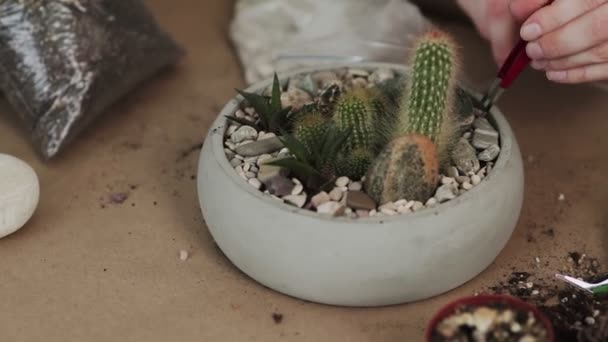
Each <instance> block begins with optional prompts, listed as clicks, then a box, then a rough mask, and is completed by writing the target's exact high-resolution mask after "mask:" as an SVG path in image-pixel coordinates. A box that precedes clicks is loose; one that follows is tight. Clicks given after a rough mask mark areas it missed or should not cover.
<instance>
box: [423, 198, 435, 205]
mask: <svg viewBox="0 0 608 342" xmlns="http://www.w3.org/2000/svg"><path fill="white" fill-rule="evenodd" d="M425 205H426V206H427V207H434V206H435V205H437V199H436V198H435V197H431V198H429V199H428V201H426V204H425Z"/></svg>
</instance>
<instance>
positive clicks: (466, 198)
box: [198, 63, 524, 306]
mask: <svg viewBox="0 0 608 342" xmlns="http://www.w3.org/2000/svg"><path fill="white" fill-rule="evenodd" d="M342 66H344V65H342ZM356 67H357V68H365V69H369V70H373V69H375V68H378V67H389V68H391V69H393V70H395V71H396V72H401V73H407V69H406V68H405V67H404V66H402V65H393V64H382V63H367V64H357V65H356ZM329 69H332V68H331V67H329V66H328V67H323V68H317V69H314V70H312V69H309V70H302V71H300V72H310V71H319V70H329ZM279 76H280V77H281V78H286V77H289V76H290V74H281V75H279ZM271 81H272V80H266V81H264V82H261V83H258V84H255V85H253V86H252V87H250V88H249V89H248V90H247V91H250V92H253V91H261V90H262V89H264V88H266V87H267V86H269V85H270V84H271ZM463 88H464V89H466V90H467V91H469V92H470V93H471V94H472V95H474V96H475V97H480V95H479V94H476V93H474V92H471V90H470V89H468V88H466V87H463ZM241 99H242V98H241V97H240V96H239V97H236V98H234V99H233V100H231V101H230V102H229V103H228V104H227V105H226V106H225V107H224V108H223V110H222V112H221V113H220V114H219V115H218V117H217V119H216V120H215V122H214V123H213V126H212V127H211V129H210V130H209V132H208V134H207V137H206V140H205V143H204V145H203V149H202V151H201V154H200V160H199V166H198V167H199V170H198V194H199V199H200V205H201V208H202V212H203V215H204V218H205V220H206V223H207V226H208V227H209V230H210V232H211V234H212V236H213V238H214V239H215V241H216V242H217V244H218V245H219V247H220V248H221V250H222V251H223V252H224V253H225V255H226V256H227V257H228V258H229V259H230V261H231V262H232V263H233V264H234V265H236V267H238V268H239V269H240V270H242V271H243V272H244V273H246V274H247V275H249V276H250V277H252V278H253V279H255V280H256V281H258V282H260V283H261V284H263V285H265V286H267V287H269V288H271V289H274V290H276V291H278V292H281V293H284V294H287V295H290V296H294V297H297V298H300V299H304V300H308V301H313V302H317V303H324V304H330V305H341V306H383V305H392V304H400V303H406V302H411V301H418V300H422V299H426V298H429V297H432V296H435V295H438V294H441V293H444V292H446V291H449V290H451V289H454V288H456V287H458V286H460V285H462V284H463V283H465V282H467V281H469V280H471V279H472V278H474V277H475V276H476V275H478V274H479V273H480V272H482V271H483V270H484V269H485V268H486V267H487V266H488V265H490V264H491V263H492V262H493V261H494V259H495V258H496V256H497V255H498V254H499V252H500V251H501V250H502V249H503V247H504V246H505V244H506V243H507V241H508V240H509V238H510V236H511V234H512V232H513V229H514V228H515V226H516V224H517V221H518V219H519V215H520V211H521V206H522V201H523V184H524V182H523V181H524V179H523V165H522V159H521V155H520V151H519V147H518V145H517V142H516V140H515V137H514V135H513V133H512V131H511V128H510V127H509V124H508V123H507V121H506V120H505V118H504V117H503V115H502V114H501V112H500V111H499V110H498V109H497V108H494V109H493V110H492V111H491V113H490V118H489V119H490V121H491V122H492V123H493V124H494V125H495V127H496V128H497V129H498V131H499V133H500V136H501V153H500V155H499V157H498V159H497V160H496V163H495V164H494V167H493V169H492V171H491V172H489V174H488V175H487V176H486V177H485V178H484V179H483V180H482V182H481V183H480V184H479V185H478V186H476V187H475V188H473V189H472V190H470V191H468V192H466V193H464V194H462V195H460V196H458V197H457V198H455V199H453V200H450V201H448V202H445V203H442V204H439V205H436V206H435V207H432V208H425V209H424V210H421V211H418V212H414V213H409V214H406V215H397V216H383V217H368V218H356V219H352V218H347V217H337V218H331V217H324V216H321V215H319V214H318V213H315V212H313V211H310V210H306V209H299V208H297V207H294V206H291V205H288V204H283V203H281V202H279V201H276V200H274V199H272V198H271V197H270V196H265V195H264V194H263V193H262V192H260V191H259V190H257V189H255V188H254V187H252V186H250V185H248V184H247V182H246V181H244V180H243V179H242V178H241V177H239V175H238V174H237V173H236V172H235V171H234V169H233V168H232V166H231V165H230V163H229V161H228V160H227V158H226V156H225V153H224V148H223V133H224V130H225V128H226V126H227V122H226V119H225V115H232V114H233V113H234V112H235V111H236V110H237V107H238V105H239V101H241Z"/></svg>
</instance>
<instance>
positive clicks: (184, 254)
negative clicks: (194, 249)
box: [179, 249, 188, 261]
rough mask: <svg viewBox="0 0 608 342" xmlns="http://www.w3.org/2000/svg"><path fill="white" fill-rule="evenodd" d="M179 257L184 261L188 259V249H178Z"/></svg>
mask: <svg viewBox="0 0 608 342" xmlns="http://www.w3.org/2000/svg"><path fill="white" fill-rule="evenodd" d="M179 259H180V260H181V261H185V260H186V259H188V251H186V250H183V249H182V250H181V251H179Z"/></svg>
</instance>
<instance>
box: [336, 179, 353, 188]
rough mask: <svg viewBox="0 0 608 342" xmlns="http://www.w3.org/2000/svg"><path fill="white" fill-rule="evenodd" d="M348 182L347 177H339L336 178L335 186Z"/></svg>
mask: <svg viewBox="0 0 608 342" xmlns="http://www.w3.org/2000/svg"><path fill="white" fill-rule="evenodd" d="M349 182H350V179H348V177H340V178H338V179H336V186H338V187H343V186H347V185H348V183H349Z"/></svg>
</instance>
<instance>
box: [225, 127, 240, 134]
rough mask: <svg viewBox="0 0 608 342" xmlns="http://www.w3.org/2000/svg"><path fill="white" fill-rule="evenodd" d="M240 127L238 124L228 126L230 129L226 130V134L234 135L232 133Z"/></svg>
mask: <svg viewBox="0 0 608 342" xmlns="http://www.w3.org/2000/svg"><path fill="white" fill-rule="evenodd" d="M238 128H239V127H238V126H236V125H230V127H228V130H227V131H226V134H228V135H232V133H234V131H236V130H237V129H238Z"/></svg>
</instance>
